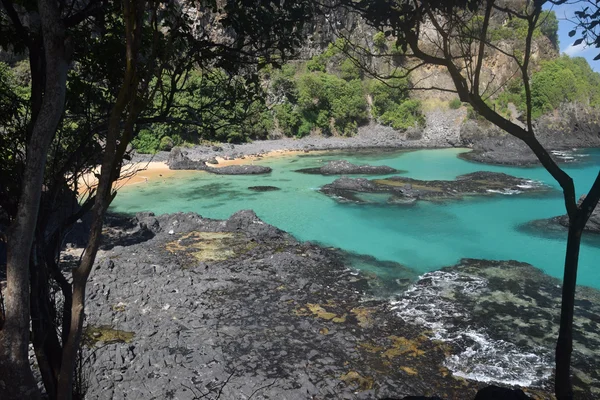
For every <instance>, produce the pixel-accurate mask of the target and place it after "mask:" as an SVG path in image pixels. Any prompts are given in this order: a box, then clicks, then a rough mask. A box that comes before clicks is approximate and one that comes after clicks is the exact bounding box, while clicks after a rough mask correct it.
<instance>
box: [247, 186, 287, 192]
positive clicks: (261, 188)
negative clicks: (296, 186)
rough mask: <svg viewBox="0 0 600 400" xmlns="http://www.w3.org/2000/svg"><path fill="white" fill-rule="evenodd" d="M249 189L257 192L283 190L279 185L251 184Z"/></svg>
mask: <svg viewBox="0 0 600 400" xmlns="http://www.w3.org/2000/svg"><path fill="white" fill-rule="evenodd" d="M248 189H249V190H253V191H255V192H274V191H276V190H281V189H280V188H278V187H277V186H250V187H248Z"/></svg>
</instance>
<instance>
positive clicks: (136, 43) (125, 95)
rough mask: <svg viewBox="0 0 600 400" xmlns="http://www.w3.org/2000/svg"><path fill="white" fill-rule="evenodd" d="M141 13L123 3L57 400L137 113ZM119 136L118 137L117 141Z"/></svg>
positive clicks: (141, 5) (63, 399) (69, 379)
mask: <svg viewBox="0 0 600 400" xmlns="http://www.w3.org/2000/svg"><path fill="white" fill-rule="evenodd" d="M144 9H145V0H123V17H124V22H125V36H126V68H125V75H124V79H123V84H122V85H121V88H120V90H119V94H118V96H117V99H116V102H115V105H114V106H113V108H112V110H111V115H110V119H109V124H108V133H107V137H106V146H105V148H104V157H103V160H102V167H101V170H100V178H99V180H98V190H97V193H96V199H95V202H94V206H93V207H92V224H91V228H90V238H89V241H88V244H87V246H86V248H85V250H84V254H83V256H82V259H81V262H80V264H79V267H77V268H75V269H74V270H73V297H72V304H71V325H70V328H69V336H68V338H67V341H66V343H65V344H64V346H63V354H62V365H61V370H60V376H59V380H58V393H57V398H58V399H60V400H71V398H72V395H73V393H72V389H73V372H74V369H75V364H76V361H77V354H78V351H79V346H80V343H81V336H82V331H83V320H84V316H85V290H86V284H87V280H88V277H89V275H90V273H91V271H92V266H93V264H94V260H95V259H96V254H97V252H98V248H99V246H100V241H101V237H102V226H103V220H104V214H105V213H106V209H107V208H108V206H109V205H110V203H111V201H112V199H113V197H114V196H113V195H112V193H111V189H112V184H113V182H114V181H115V180H116V179H118V177H119V173H120V163H121V160H122V157H123V153H124V151H125V148H126V146H127V144H128V143H129V142H130V141H131V138H132V131H133V126H134V121H135V120H136V118H137V115H138V114H139V111H140V109H139V105H138V104H137V101H136V100H137V96H138V82H139V77H138V72H137V64H136V63H137V57H138V52H139V49H140V46H141V39H142V18H143V16H144ZM123 116H126V122H125V127H124V132H123V134H122V135H119V134H120V131H121V120H122V118H123ZM119 136H121V137H120V138H119ZM119 139H120V141H119ZM117 142H118V143H117Z"/></svg>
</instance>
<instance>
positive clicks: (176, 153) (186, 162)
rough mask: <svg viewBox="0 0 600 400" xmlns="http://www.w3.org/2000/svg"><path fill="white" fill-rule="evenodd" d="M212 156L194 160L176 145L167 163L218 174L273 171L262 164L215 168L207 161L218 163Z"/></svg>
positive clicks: (181, 168)
mask: <svg viewBox="0 0 600 400" xmlns="http://www.w3.org/2000/svg"><path fill="white" fill-rule="evenodd" d="M213 158H214V157H211V158H209V159H207V160H199V161H193V160H190V158H189V157H188V156H187V153H186V152H184V151H183V150H181V148H180V147H175V148H174V149H173V150H171V152H170V153H169V160H168V161H167V164H168V165H169V169H174V170H199V171H206V172H210V173H211V174H216V175H256V174H268V173H270V172H271V171H272V169H271V168H269V167H264V166H262V165H229V166H226V167H220V168H214V167H210V166H208V165H206V163H207V162H210V163H212V164H214V163H216V160H213ZM213 161H214V162H213Z"/></svg>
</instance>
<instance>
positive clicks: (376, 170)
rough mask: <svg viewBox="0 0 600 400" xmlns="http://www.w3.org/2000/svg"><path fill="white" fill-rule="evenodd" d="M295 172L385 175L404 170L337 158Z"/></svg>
mask: <svg viewBox="0 0 600 400" xmlns="http://www.w3.org/2000/svg"><path fill="white" fill-rule="evenodd" d="M296 172H300V173H303V174H320V175H360V174H363V175H386V174H394V173H400V172H404V171H398V170H397V169H395V168H392V167H388V166H385V165H356V164H352V163H350V162H348V161H346V160H338V161H330V162H328V163H327V164H325V165H323V166H322V167H319V168H304V169H299V170H296Z"/></svg>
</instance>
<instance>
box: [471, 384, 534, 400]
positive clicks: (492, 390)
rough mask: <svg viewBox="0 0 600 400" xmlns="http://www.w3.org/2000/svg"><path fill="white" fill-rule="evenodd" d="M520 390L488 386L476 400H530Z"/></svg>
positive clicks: (479, 393) (478, 393)
mask: <svg viewBox="0 0 600 400" xmlns="http://www.w3.org/2000/svg"><path fill="white" fill-rule="evenodd" d="M530 399H531V398H530V397H529V396H527V395H526V394H525V393H524V392H523V391H522V390H520V389H508V388H503V387H500V386H494V385H492V386H488V387H485V388H483V389H481V390H480V391H479V392H477V396H475V400H530Z"/></svg>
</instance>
